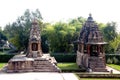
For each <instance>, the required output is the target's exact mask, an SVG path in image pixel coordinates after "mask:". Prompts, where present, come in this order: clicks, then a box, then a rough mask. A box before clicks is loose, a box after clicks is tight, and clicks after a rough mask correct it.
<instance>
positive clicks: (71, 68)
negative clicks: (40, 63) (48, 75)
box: [57, 63, 85, 72]
mask: <svg viewBox="0 0 120 80" xmlns="http://www.w3.org/2000/svg"><path fill="white" fill-rule="evenodd" d="M57 66H58V67H59V68H60V69H61V70H62V72H85V69H80V68H79V67H78V66H77V64H76V63H58V64H57Z"/></svg>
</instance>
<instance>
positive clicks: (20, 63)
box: [7, 54, 60, 73]
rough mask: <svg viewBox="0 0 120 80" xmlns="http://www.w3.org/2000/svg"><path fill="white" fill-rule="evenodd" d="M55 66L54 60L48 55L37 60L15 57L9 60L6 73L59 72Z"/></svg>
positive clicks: (21, 56) (20, 56)
mask: <svg viewBox="0 0 120 80" xmlns="http://www.w3.org/2000/svg"><path fill="white" fill-rule="evenodd" d="M56 64H57V62H56V60H55V59H54V58H53V57H50V55H49V54H44V55H43V56H42V57H37V58H28V57H26V56H25V55H17V56H14V57H13V58H12V59H10V60H9V62H8V66H7V72H9V73H10V72H60V69H59V68H58V67H57V65H56Z"/></svg>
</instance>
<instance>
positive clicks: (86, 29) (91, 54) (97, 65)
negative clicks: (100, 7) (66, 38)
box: [76, 14, 107, 72]
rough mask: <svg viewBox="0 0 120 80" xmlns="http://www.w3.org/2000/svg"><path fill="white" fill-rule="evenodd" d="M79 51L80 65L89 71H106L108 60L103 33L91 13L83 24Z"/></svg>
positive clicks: (78, 62) (77, 60)
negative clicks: (106, 59)
mask: <svg viewBox="0 0 120 80" xmlns="http://www.w3.org/2000/svg"><path fill="white" fill-rule="evenodd" d="M77 44H78V51H77V59H76V62H77V64H78V65H79V67H84V68H86V69H87V70H88V71H93V72H106V71H107V69H106V61H105V52H104V48H103V47H104V45H105V44H107V43H106V42H104V41H103V35H102V34H101V32H100V30H99V29H98V25H97V24H96V23H95V21H94V20H93V18H92V16H91V14H90V15H89V17H88V18H87V21H86V22H85V24H84V25H83V27H82V29H81V31H80V36H79V39H78V41H77Z"/></svg>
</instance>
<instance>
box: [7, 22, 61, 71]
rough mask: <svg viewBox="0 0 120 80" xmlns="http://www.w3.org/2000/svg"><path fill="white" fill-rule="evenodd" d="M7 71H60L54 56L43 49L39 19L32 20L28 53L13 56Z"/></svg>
mask: <svg viewBox="0 0 120 80" xmlns="http://www.w3.org/2000/svg"><path fill="white" fill-rule="evenodd" d="M6 71H7V72H9V73H10V72H60V71H61V70H60V69H59V68H58V67H57V62H56V60H55V58H54V57H51V56H50V55H49V54H43V52H42V49H41V36H40V29H39V25H38V22H37V20H34V21H33V22H32V27H31V29H30V37H29V43H28V51H27V54H26V55H23V54H19V55H16V56H14V57H13V58H11V59H10V60H9V62H8V66H7V69H6Z"/></svg>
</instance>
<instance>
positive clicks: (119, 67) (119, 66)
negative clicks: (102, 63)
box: [107, 64, 120, 71]
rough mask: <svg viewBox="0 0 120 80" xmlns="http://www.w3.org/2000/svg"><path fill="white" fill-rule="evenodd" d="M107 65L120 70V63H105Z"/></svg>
mask: <svg viewBox="0 0 120 80" xmlns="http://www.w3.org/2000/svg"><path fill="white" fill-rule="evenodd" d="M107 66H109V67H112V68H114V69H116V70H119V71H120V65H116V64H107Z"/></svg>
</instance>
